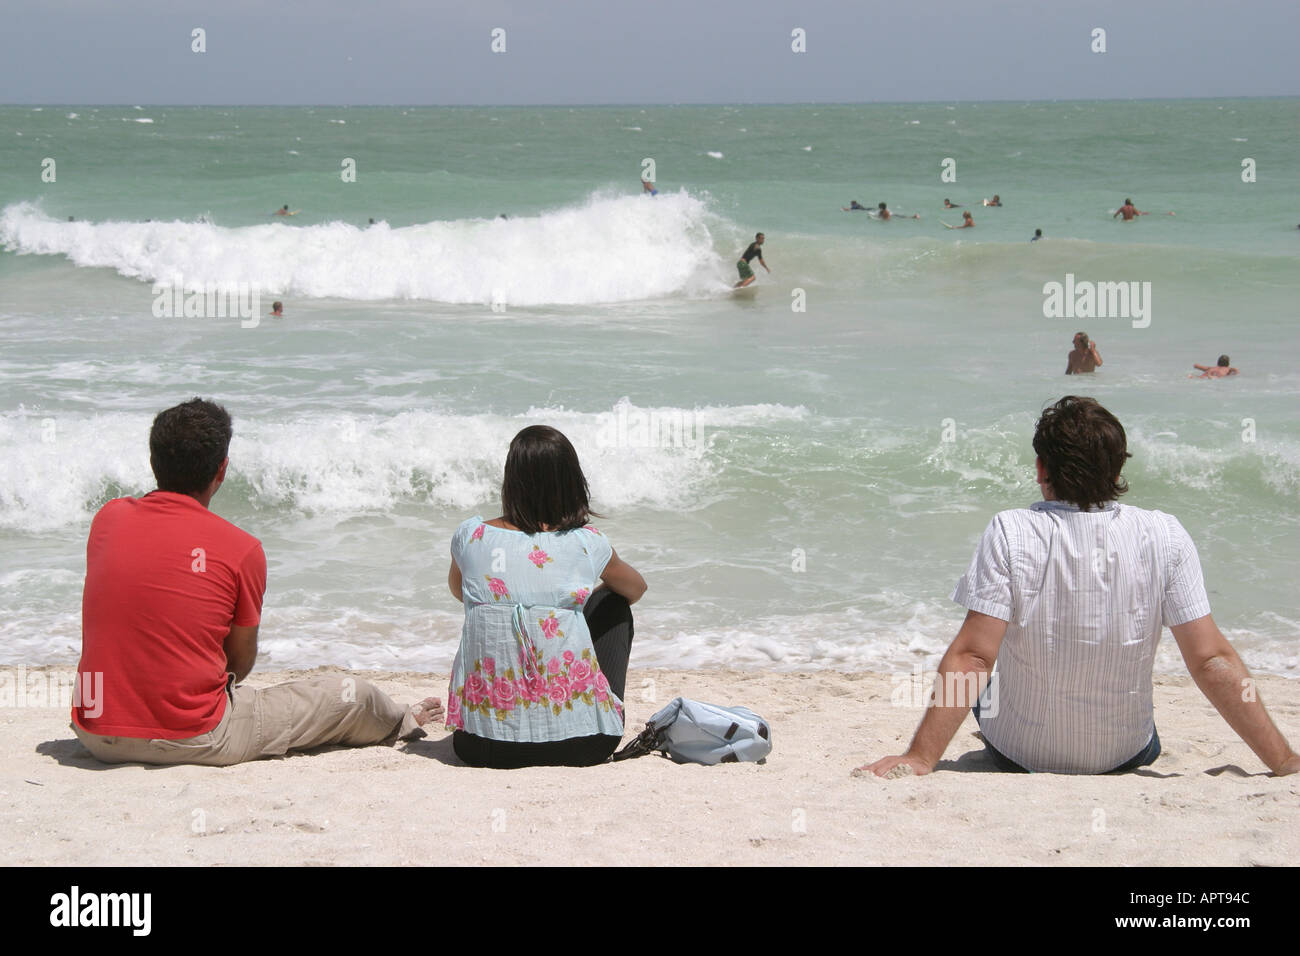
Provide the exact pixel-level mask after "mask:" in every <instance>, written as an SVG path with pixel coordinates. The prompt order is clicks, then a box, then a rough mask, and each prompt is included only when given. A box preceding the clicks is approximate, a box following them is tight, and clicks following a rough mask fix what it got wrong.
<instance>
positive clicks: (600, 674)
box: [596, 671, 609, 699]
mask: <svg viewBox="0 0 1300 956" xmlns="http://www.w3.org/2000/svg"><path fill="white" fill-rule="evenodd" d="M596 690H598V691H602V692H604V691H608V690H609V680H608V678H606V677H605V673H604V671H597V672H596ZM602 699H603V698H602Z"/></svg>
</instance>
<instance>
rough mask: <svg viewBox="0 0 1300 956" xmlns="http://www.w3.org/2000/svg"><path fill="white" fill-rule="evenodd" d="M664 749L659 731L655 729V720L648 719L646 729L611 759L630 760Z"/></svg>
mask: <svg viewBox="0 0 1300 956" xmlns="http://www.w3.org/2000/svg"><path fill="white" fill-rule="evenodd" d="M662 749H663V744H662V742H661V741H660V739H659V731H658V730H657V729H655V725H654V721H647V722H646V725H645V730H643V731H641V733H639V734H637V735H636V736H635V737H633V738H632V740H631V741H629V742H628V744H627V745H626V746H625V747H624V748H623V749H622V750H620V751H619V752H618V753H616V754H614V755H613V756H612V757H610V758H609V759H610V760H628V759H630V758H632V757H644V756H645V755H646V754H649V753H653V752H655V751H656V750H662Z"/></svg>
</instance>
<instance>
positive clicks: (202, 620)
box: [72, 491, 266, 740]
mask: <svg viewBox="0 0 1300 956" xmlns="http://www.w3.org/2000/svg"><path fill="white" fill-rule="evenodd" d="M265 591H266V555H265V554H263V552H262V544H261V542H259V541H258V540H257V539H256V538H254V537H253V536H252V535H251V534H248V533H247V532H246V531H241V530H240V529H239V528H236V527H235V526H234V525H233V524H231V523H230V522H229V521H226V520H225V519H224V518H221V517H219V516H218V515H215V514H213V513H212V512H211V511H209V510H208V509H207V508H205V507H203V505H201V504H199V502H198V501H196V500H195V499H193V498H191V497H190V496H189V495H181V494H176V493H174V492H170V491H153V492H150V493H149V494H147V495H145V496H144V497H143V498H117V499H114V500H113V501H110V502H109V503H108V504H106V505H104V507H102V508H100V509H99V514H97V515H95V520H94V521H93V522H92V523H91V525H90V537H89V539H88V540H87V542H86V589H85V592H84V594H83V596H82V601H81V663H80V664H79V665H78V666H77V671H78V673H79V674H83V675H85V674H96V673H98V674H102V675H103V676H102V678H96V679H93V682H92V683H90V684H87V683H86V682H87V680H88V679H87V678H85V677H83V678H82V682H83V685H84V686H89V687H96V686H97V688H102V690H100V692H99V693H98V697H99V698H101V699H100V700H93V701H92V700H90V699H89V698H87V699H83V700H81V701H79V702H74V703H80V704H81V705H82V706H74V707H73V708H72V719H73V720H74V721H76V722H77V724H78V725H79V726H81V727H82V728H83V729H84V730H86V731H89V732H90V733H93V734H100V735H102V736H105V737H143V738H149V739H153V738H162V739H164V740H180V739H182V738H185V737H194V736H197V735H198V734H204V733H207V732H208V731H209V730H211V729H212V728H213V727H215V726H216V725H217V724H218V723H220V721H221V717H222V715H223V714H224V713H225V711H226V693H225V688H226V652H225V649H224V644H225V640H226V636H227V635H228V634H229V633H230V627H231V625H232V624H237V625H240V626H241V627H251V626H252V625H254V624H257V623H258V622H259V621H260V620H261V619H262V595H263V593H265Z"/></svg>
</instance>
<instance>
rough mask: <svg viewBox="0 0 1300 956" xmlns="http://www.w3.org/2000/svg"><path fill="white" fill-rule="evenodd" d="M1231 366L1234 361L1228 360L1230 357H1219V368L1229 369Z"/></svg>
mask: <svg viewBox="0 0 1300 956" xmlns="http://www.w3.org/2000/svg"><path fill="white" fill-rule="evenodd" d="M1231 364H1232V361H1231V360H1230V359H1229V358H1228V356H1226V355H1220V356H1219V367H1220V368H1227V367H1228V366H1229V365H1231Z"/></svg>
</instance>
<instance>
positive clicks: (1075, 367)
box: [1065, 332, 1101, 375]
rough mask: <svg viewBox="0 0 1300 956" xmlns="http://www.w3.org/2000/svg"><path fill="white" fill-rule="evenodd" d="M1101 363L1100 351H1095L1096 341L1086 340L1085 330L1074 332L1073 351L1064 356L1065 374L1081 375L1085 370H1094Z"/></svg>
mask: <svg viewBox="0 0 1300 956" xmlns="http://www.w3.org/2000/svg"><path fill="white" fill-rule="evenodd" d="M1099 365H1101V353H1099V352H1098V351H1097V343H1096V342H1091V341H1089V340H1088V333H1087V332H1075V333H1074V351H1073V352H1071V353H1070V354H1069V355H1067V356H1066V360H1065V374H1066V375H1082V374H1084V373H1086V372H1095V371H1097V367H1098V366H1099Z"/></svg>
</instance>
